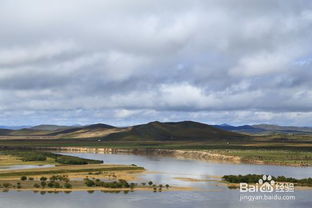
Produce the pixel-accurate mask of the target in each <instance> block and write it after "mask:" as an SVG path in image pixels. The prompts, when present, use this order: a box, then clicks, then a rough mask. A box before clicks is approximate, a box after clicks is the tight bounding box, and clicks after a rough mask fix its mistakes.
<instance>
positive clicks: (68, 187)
mask: <svg viewBox="0 0 312 208" xmlns="http://www.w3.org/2000/svg"><path fill="white" fill-rule="evenodd" d="M64 188H67V189H70V188H72V185H71V184H70V183H65V184H64Z"/></svg>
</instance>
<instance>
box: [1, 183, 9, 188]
mask: <svg viewBox="0 0 312 208" xmlns="http://www.w3.org/2000/svg"><path fill="white" fill-rule="evenodd" d="M10 186H11V184H10V183H4V184H3V187H4V188H9V187H10Z"/></svg>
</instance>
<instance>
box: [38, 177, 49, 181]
mask: <svg viewBox="0 0 312 208" xmlns="http://www.w3.org/2000/svg"><path fill="white" fill-rule="evenodd" d="M46 180H48V179H47V177H44V176H42V177H41V178H40V181H46Z"/></svg>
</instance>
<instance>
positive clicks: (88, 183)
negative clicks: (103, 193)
mask: <svg viewBox="0 0 312 208" xmlns="http://www.w3.org/2000/svg"><path fill="white" fill-rule="evenodd" d="M85 184H86V185H87V186H89V187H91V186H94V185H95V183H94V181H92V180H86V182H85Z"/></svg>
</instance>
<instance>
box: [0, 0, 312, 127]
mask: <svg viewBox="0 0 312 208" xmlns="http://www.w3.org/2000/svg"><path fill="white" fill-rule="evenodd" d="M311 45H312V1H311V0H295V1H293V0H253V1H250V0H235V1H232V0H170V1H167V0H158V1H153V0H131V1H125V0H114V1H112V0H110V1H108V0H88V1H85V0H66V1H64V0H53V1H42V0H28V1H24V0H2V1H1V6H0V125H13V126H14V125H37V124H62V125H65V124H66V125H71V124H90V123H99V122H102V123H108V124H113V125H117V126H125V125H133V124H138V123H145V122H149V121H154V120H158V121H182V120H194V121H199V122H205V123H209V124H219V123H229V124H233V125H241V124H256V123H270V124H279V125H297V126H312V81H311V80H312V70H311V66H312V47H311Z"/></svg>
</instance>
